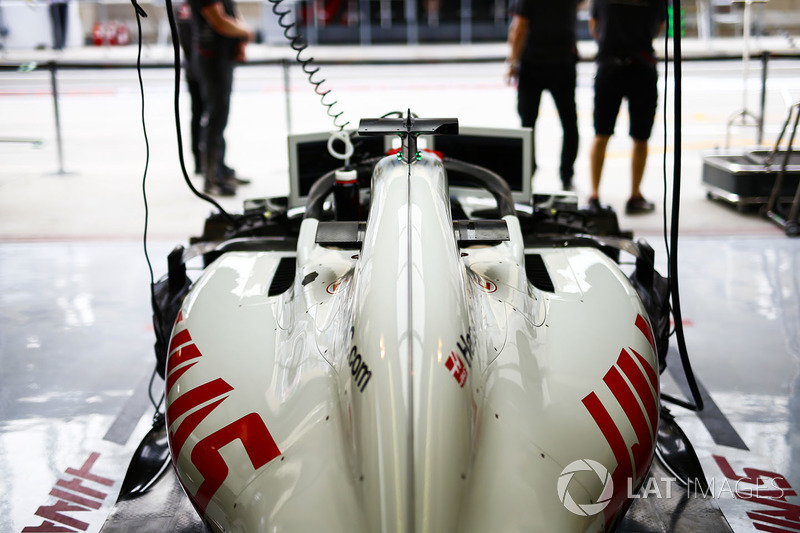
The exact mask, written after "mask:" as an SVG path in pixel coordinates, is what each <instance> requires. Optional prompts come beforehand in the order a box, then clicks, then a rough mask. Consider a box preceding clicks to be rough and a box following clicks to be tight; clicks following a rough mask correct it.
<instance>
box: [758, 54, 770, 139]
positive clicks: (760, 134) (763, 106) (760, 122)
mask: <svg viewBox="0 0 800 533" xmlns="http://www.w3.org/2000/svg"><path fill="white" fill-rule="evenodd" d="M768 64H769V52H764V53H762V54H761V113H760V114H759V115H758V132H757V134H756V144H761V142H762V141H763V140H764V114H765V113H766V111H767V66H768Z"/></svg>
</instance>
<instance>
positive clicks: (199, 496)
mask: <svg viewBox="0 0 800 533" xmlns="http://www.w3.org/2000/svg"><path fill="white" fill-rule="evenodd" d="M237 439H239V440H240V441H241V442H242V445H243V446H244V449H245V451H246V452H247V456H248V457H249V458H250V463H251V464H252V465H253V468H254V469H256V470H258V469H259V468H261V467H262V466H264V465H265V464H267V463H268V462H270V461H272V460H273V459H275V458H276V457H278V456H279V455H280V454H281V451H280V450H279V449H278V445H277V444H275V440H274V439H273V438H272V435H271V434H270V432H269V430H268V429H267V426H266V425H265V424H264V421H263V420H262V419H261V417H260V416H258V414H256V413H250V414H248V415H245V416H243V417H242V418H240V419H239V420H236V421H235V422H233V423H231V424H228V425H227V426H225V427H224V428H222V429H220V430H219V431H216V432H214V433H212V434H211V435H209V436H208V437H206V438H204V439H203V440H201V441H200V442H198V443H197V444H196V445H195V447H194V449H193V450H192V463H193V464H194V465H195V466H197V469H198V470H199V471H200V474H201V475H202V476H203V483H202V484H201V485H200V488H199V489H197V493H196V494H195V495H194V501H195V504H196V505H197V506H198V507H199V508H200V509H201V510H202V513H203V514H205V510H206V507H207V506H208V502H209V501H211V497H212V496H213V495H214V494H215V493H216V492H217V490H218V489H219V487H220V486H221V485H222V483H223V482H224V481H225V478H226V477H228V465H227V464H225V460H224V459H223V458H222V456H221V455H220V453H219V449H220V448H222V447H223V446H225V445H226V444H229V443H231V442H233V441H234V440H237Z"/></svg>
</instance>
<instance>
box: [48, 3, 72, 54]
mask: <svg viewBox="0 0 800 533" xmlns="http://www.w3.org/2000/svg"><path fill="white" fill-rule="evenodd" d="M68 12H69V5H68V4H67V0H50V24H51V26H52V28H53V49H55V50H63V49H64V45H65V44H67V22H68V19H67V13H68Z"/></svg>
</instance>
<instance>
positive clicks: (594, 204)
mask: <svg viewBox="0 0 800 533" xmlns="http://www.w3.org/2000/svg"><path fill="white" fill-rule="evenodd" d="M602 210H603V206H602V205H600V199H599V198H589V212H591V213H599V212H600V211H602Z"/></svg>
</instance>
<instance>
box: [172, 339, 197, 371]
mask: <svg viewBox="0 0 800 533" xmlns="http://www.w3.org/2000/svg"><path fill="white" fill-rule="evenodd" d="M184 331H185V330H184ZM202 356H203V354H202V353H200V350H198V349H197V345H196V344H187V345H186V346H184V347H183V348H178V350H177V351H176V352H173V353H172V355H170V356H169V359H168V360H167V372H172V369H173V368H175V367H176V366H178V365H179V364H181V363H184V362H186V361H191V360H192V359H197V358H198V357H202Z"/></svg>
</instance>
